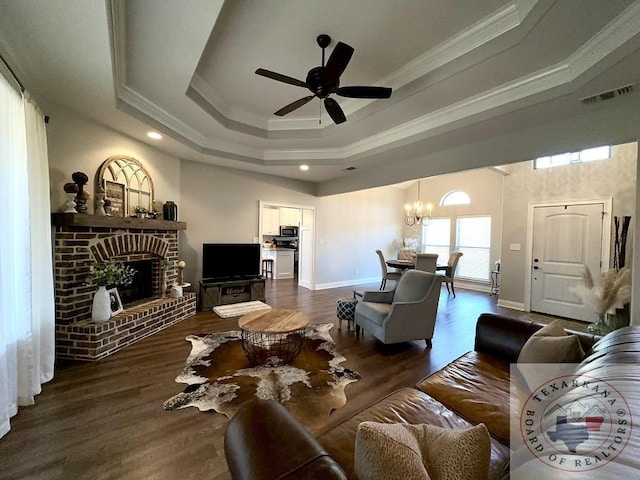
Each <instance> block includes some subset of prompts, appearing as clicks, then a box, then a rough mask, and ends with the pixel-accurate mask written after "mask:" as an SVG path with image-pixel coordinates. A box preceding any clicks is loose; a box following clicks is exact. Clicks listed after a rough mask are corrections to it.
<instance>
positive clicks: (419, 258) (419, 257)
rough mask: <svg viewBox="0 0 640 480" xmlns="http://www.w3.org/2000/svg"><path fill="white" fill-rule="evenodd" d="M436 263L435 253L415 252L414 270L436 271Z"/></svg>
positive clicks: (436, 255)
mask: <svg viewBox="0 0 640 480" xmlns="http://www.w3.org/2000/svg"><path fill="white" fill-rule="evenodd" d="M437 263H438V254H437V253H418V254H416V270H421V271H423V272H431V273H436V264H437Z"/></svg>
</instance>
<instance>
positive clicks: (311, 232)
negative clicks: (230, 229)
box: [258, 200, 316, 290]
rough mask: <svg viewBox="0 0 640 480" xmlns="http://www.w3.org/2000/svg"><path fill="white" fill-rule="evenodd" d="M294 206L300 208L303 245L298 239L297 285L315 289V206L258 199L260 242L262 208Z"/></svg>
mask: <svg viewBox="0 0 640 480" xmlns="http://www.w3.org/2000/svg"><path fill="white" fill-rule="evenodd" d="M265 207H266V208H295V209H298V210H300V213H301V215H300V218H301V219H302V221H301V225H300V226H299V227H300V233H302V230H303V229H304V235H305V239H304V246H303V245H302V241H301V240H302V239H301V238H300V237H299V239H298V265H299V266H298V285H299V286H301V287H305V288H308V289H310V290H314V289H315V265H316V262H315V231H316V230H315V229H316V207H312V206H309V205H300V204H291V203H282V202H274V201H266V200H259V208H258V235H259V239H260V244H261V245H262V242H263V231H264V226H263V223H262V222H263V219H262V217H263V209H264V208H265ZM300 233H299V235H300Z"/></svg>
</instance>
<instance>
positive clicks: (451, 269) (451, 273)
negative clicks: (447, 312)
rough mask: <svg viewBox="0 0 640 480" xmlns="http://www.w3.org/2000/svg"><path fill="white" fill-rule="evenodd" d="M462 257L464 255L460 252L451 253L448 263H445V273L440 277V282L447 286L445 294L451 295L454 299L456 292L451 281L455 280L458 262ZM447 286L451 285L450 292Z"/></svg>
mask: <svg viewBox="0 0 640 480" xmlns="http://www.w3.org/2000/svg"><path fill="white" fill-rule="evenodd" d="M462 255H464V254H463V253H462V252H451V254H450V255H449V261H448V262H447V265H448V267H447V271H446V273H445V274H443V275H442V277H443V278H442V281H443V282H444V283H446V284H447V292H449V294H451V293H453V298H456V291H455V288H454V287H453V280H454V278H455V274H456V268H457V266H458V260H460V257H461V256H462ZM449 285H451V290H449Z"/></svg>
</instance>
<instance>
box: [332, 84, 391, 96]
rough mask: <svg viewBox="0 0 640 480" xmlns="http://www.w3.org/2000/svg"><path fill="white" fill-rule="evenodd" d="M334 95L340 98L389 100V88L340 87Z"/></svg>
mask: <svg viewBox="0 0 640 480" xmlns="http://www.w3.org/2000/svg"><path fill="white" fill-rule="evenodd" d="M336 93H337V94H338V95H340V96H341V97H350V98H389V97H391V88H389V87H357V86H353V87H340V88H338V89H337V90H336Z"/></svg>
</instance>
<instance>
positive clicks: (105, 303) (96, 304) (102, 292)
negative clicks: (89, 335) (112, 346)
mask: <svg viewBox="0 0 640 480" xmlns="http://www.w3.org/2000/svg"><path fill="white" fill-rule="evenodd" d="M110 318H111V302H110V300H109V293H108V292H107V287H105V286H103V285H102V286H100V287H98V290H96V293H94V294H93V306H92V307H91V320H93V321H94V322H96V323H103V322H106V321H108V320H109V319H110Z"/></svg>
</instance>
